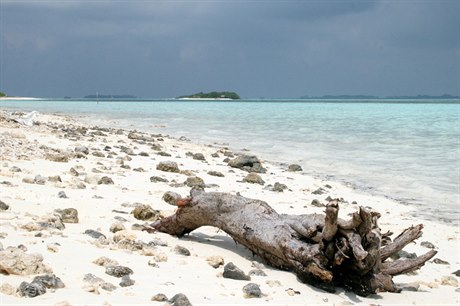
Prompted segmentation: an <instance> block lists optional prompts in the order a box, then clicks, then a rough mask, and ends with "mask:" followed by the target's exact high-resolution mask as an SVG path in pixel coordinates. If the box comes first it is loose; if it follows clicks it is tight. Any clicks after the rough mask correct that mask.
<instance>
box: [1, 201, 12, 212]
mask: <svg viewBox="0 0 460 306" xmlns="http://www.w3.org/2000/svg"><path fill="white" fill-rule="evenodd" d="M8 208H10V206H9V205H8V204H6V203H5V202H3V201H2V200H0V210H8Z"/></svg>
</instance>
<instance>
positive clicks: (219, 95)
mask: <svg viewBox="0 0 460 306" xmlns="http://www.w3.org/2000/svg"><path fill="white" fill-rule="evenodd" d="M178 99H231V100H237V99H241V98H240V96H239V95H238V94H237V93H236V92H233V91H211V92H207V93H204V92H199V93H196V94H193V95H187V96H180V97H178Z"/></svg>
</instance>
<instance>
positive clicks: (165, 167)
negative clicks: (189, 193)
mask: <svg viewBox="0 0 460 306" xmlns="http://www.w3.org/2000/svg"><path fill="white" fill-rule="evenodd" d="M157 170H160V171H165V172H176V173H179V172H180V170H179V166H178V165H177V163H176V162H173V161H163V162H160V163H159V164H158V165H157Z"/></svg>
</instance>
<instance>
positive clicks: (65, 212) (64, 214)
mask: <svg viewBox="0 0 460 306" xmlns="http://www.w3.org/2000/svg"><path fill="white" fill-rule="evenodd" d="M54 213H55V214H58V215H60V216H61V220H62V222H63V223H78V211H77V210H76V209H75V208H64V209H56V210H54Z"/></svg>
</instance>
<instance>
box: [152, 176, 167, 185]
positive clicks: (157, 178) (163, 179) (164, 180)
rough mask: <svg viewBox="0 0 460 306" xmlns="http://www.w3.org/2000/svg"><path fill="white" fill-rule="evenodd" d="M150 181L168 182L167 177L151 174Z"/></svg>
mask: <svg viewBox="0 0 460 306" xmlns="http://www.w3.org/2000/svg"><path fill="white" fill-rule="evenodd" d="M150 181H151V182H152V183H158V182H162V183H168V182H169V181H168V180H167V179H165V178H162V177H160V176H152V177H150Z"/></svg>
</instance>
